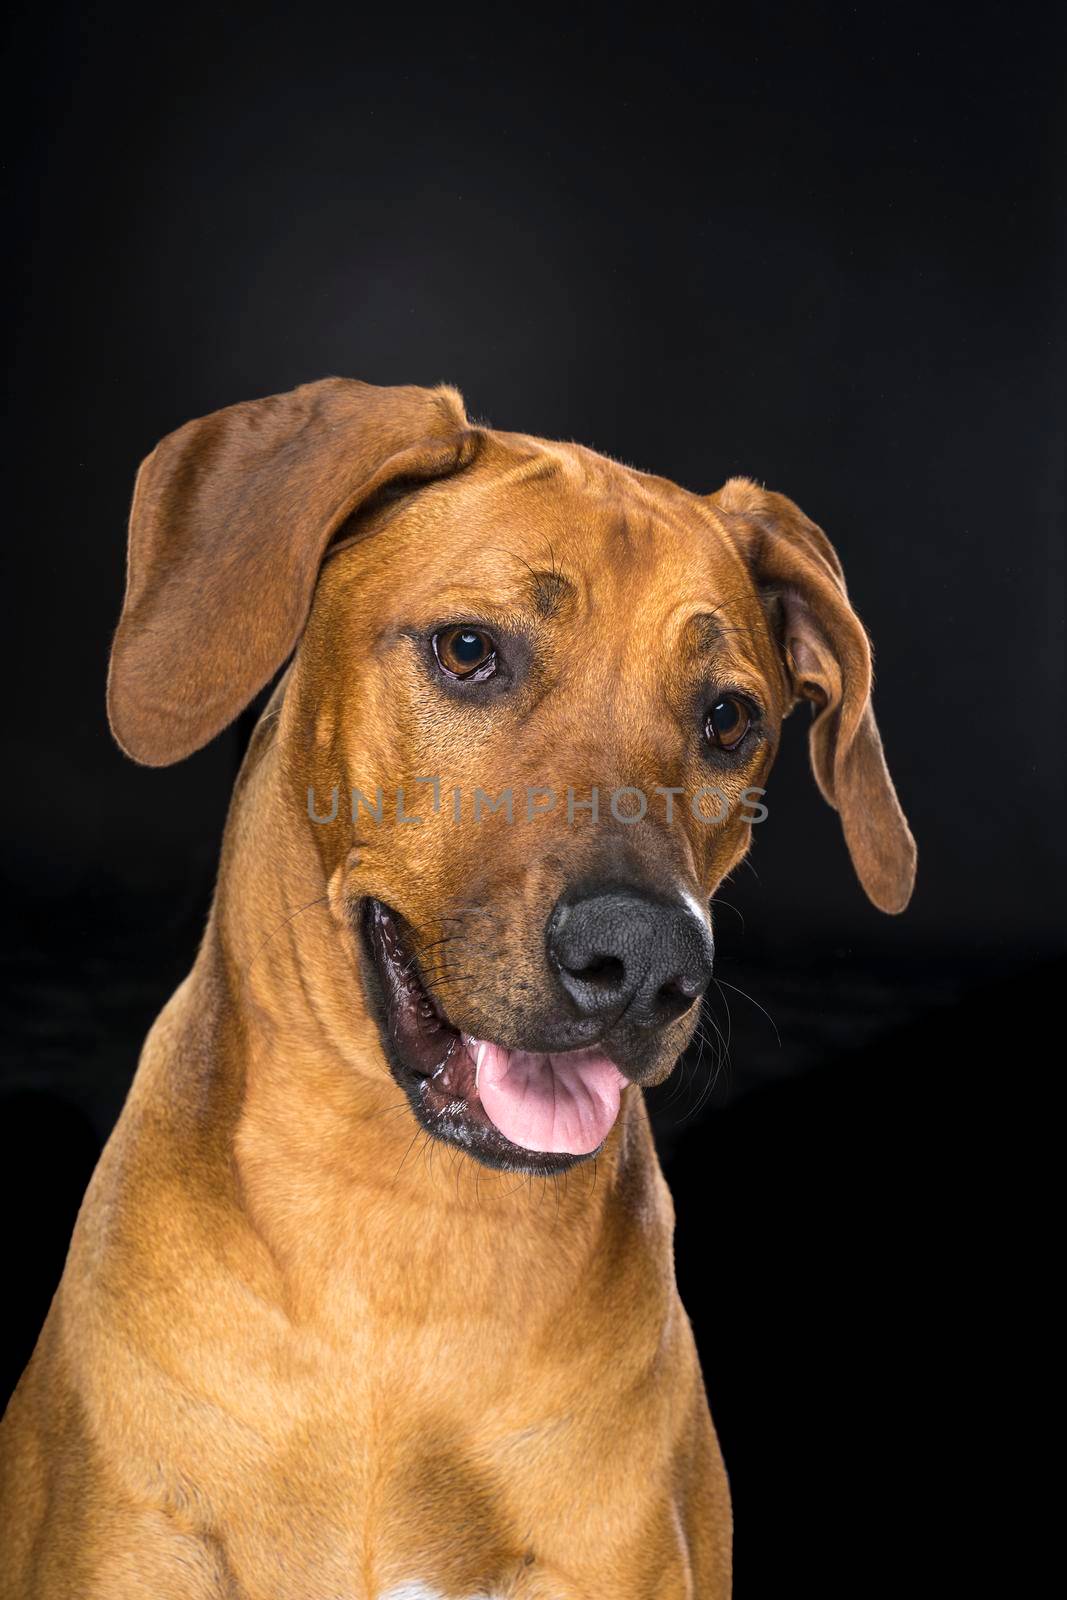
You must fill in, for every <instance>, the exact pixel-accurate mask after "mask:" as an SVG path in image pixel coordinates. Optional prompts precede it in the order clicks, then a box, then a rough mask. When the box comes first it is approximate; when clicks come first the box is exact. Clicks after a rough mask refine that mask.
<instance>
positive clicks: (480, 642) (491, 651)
mask: <svg viewBox="0 0 1067 1600" xmlns="http://www.w3.org/2000/svg"><path fill="white" fill-rule="evenodd" d="M433 653H434V655H435V656H436V657H437V662H438V665H439V666H440V667H441V668H442V669H443V670H444V671H445V672H447V673H448V674H449V675H450V676H451V677H453V678H474V679H476V680H477V681H478V682H482V681H483V680H484V679H485V678H491V677H492V675H493V673H494V672H495V671H496V649H495V647H494V645H493V641H492V639H490V637H489V635H488V634H487V633H483V632H482V630H481V629H480V628H468V627H459V628H442V629H441V632H440V633H435V634H434V636H433Z"/></svg>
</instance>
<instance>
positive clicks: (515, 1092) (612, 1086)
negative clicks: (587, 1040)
mask: <svg viewBox="0 0 1067 1600" xmlns="http://www.w3.org/2000/svg"><path fill="white" fill-rule="evenodd" d="M464 1043H465V1045H466V1047H467V1051H468V1053H469V1055H470V1057H471V1060H472V1061H473V1062H474V1067H475V1080H476V1082H477V1085H478V1098H479V1099H480V1100H481V1102H482V1109H483V1110H484V1111H485V1114H486V1116H487V1117H488V1118H489V1120H490V1122H491V1123H493V1125H494V1127H497V1128H499V1129H500V1132H501V1133H502V1134H503V1135H504V1137H505V1139H510V1140H511V1142H512V1144H517V1145H521V1147H522V1148H523V1149H524V1150H540V1151H543V1152H548V1151H552V1152H558V1153H566V1154H567V1155H572V1156H586V1155H589V1154H590V1152H591V1151H593V1150H595V1149H596V1148H597V1146H598V1145H600V1144H603V1142H604V1140H605V1139H606V1138H607V1136H608V1134H609V1133H610V1132H611V1128H612V1124H613V1123H614V1121H615V1118H616V1117H617V1116H618V1114H619V1096H620V1094H621V1093H622V1090H623V1088H624V1086H625V1084H626V1079H625V1078H624V1077H623V1075H622V1073H621V1072H620V1071H619V1069H618V1067H617V1066H616V1065H615V1063H614V1061H609V1060H608V1058H607V1056H605V1055H602V1054H601V1052H600V1051H599V1050H567V1051H564V1052H563V1053H562V1054H560V1055H539V1054H537V1053H535V1052H533V1051H530V1050H509V1049H507V1048H506V1046H504V1045H501V1044H491V1043H490V1042H489V1040H487V1039H470V1038H465V1039H464Z"/></svg>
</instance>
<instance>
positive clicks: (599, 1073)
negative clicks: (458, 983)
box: [362, 899, 628, 1171]
mask: <svg viewBox="0 0 1067 1600" xmlns="http://www.w3.org/2000/svg"><path fill="white" fill-rule="evenodd" d="M362 920H363V932H364V938H365V941H366V944H367V947H368V950H369V953H370V956H371V959H372V962H373V966H374V970H375V972H376V975H377V979H378V985H379V988H380V991H381V1001H382V1008H381V1009H382V1010H383V1011H384V1015H383V1016H381V1017H380V1018H379V1021H380V1023H381V1024H382V1029H383V1034H384V1036H385V1039H386V1041H387V1044H388V1046H389V1047H391V1048H389V1049H387V1054H388V1055H389V1056H390V1065H391V1067H392V1068H393V1071H394V1075H396V1076H398V1079H399V1081H400V1082H401V1083H402V1085H403V1087H405V1088H406V1090H407V1092H408V1096H409V1099H410V1100H411V1102H412V1106H413V1108H414V1110H415V1112H416V1114H417V1115H418V1117H419V1119H420V1120H421V1121H422V1122H423V1123H424V1125H425V1126H426V1127H427V1128H428V1129H429V1131H430V1132H433V1133H436V1134H438V1135H439V1136H442V1137H444V1138H446V1139H448V1140H449V1141H450V1142H452V1143H457V1144H460V1145H462V1146H465V1147H466V1148H468V1149H470V1150H471V1151H472V1153H475V1154H478V1155H480V1156H481V1157H482V1158H483V1159H486V1160H488V1161H489V1162H490V1163H491V1164H492V1165H498V1166H499V1165H503V1166H511V1167H520V1168H521V1167H524V1166H529V1164H530V1163H531V1161H532V1162H533V1163H534V1164H535V1165H536V1166H538V1167H539V1168H540V1169H541V1170H546V1171H552V1170H561V1169H562V1168H563V1167H565V1166H567V1165H569V1164H570V1163H571V1162H573V1161H574V1160H580V1159H582V1158H584V1157H586V1156H589V1155H592V1154H595V1152H596V1151H597V1150H598V1149H599V1148H600V1146H601V1145H602V1143H603V1141H604V1139H605V1138H606V1136H607V1134H608V1132H609V1131H610V1129H611V1127H612V1126H613V1125H614V1122H615V1119H616V1117H617V1115H618V1109H619V1099H620V1095H621V1092H622V1090H623V1088H624V1087H625V1086H626V1083H627V1082H628V1080H627V1079H626V1077H625V1076H624V1075H623V1073H622V1072H620V1071H619V1069H618V1067H616V1066H615V1064H614V1062H612V1061H611V1060H610V1059H609V1058H608V1057H607V1056H605V1055H603V1053H602V1052H601V1051H599V1050H598V1049H597V1048H596V1047H595V1046H592V1047H590V1046H585V1047H584V1048H581V1049H577V1050H562V1051H560V1050H557V1051H524V1050H519V1049H515V1050H509V1049H507V1048H506V1047H504V1046H502V1045H499V1044H495V1043H493V1042H491V1041H488V1040H482V1039H477V1038H475V1037H473V1036H472V1035H471V1034H470V1033H468V1032H466V1031H463V1030H461V1029H459V1028H457V1027H456V1026H455V1025H454V1024H453V1023H452V1022H451V1021H450V1020H449V1018H448V1017H447V1016H446V1015H445V1012H444V1010H443V1008H442V1007H441V1005H440V1003H439V1002H438V1001H437V1000H436V999H435V998H434V997H433V995H432V994H431V993H430V992H429V990H428V988H427V986H426V984H425V983H424V982H423V981H422V979H421V977H420V975H419V973H418V971H417V967H416V962H415V958H414V956H413V955H411V954H409V952H408V950H407V949H406V947H405V940H404V923H403V918H402V917H400V916H399V914H398V913H396V912H394V911H393V910H392V909H391V908H390V907H388V906H387V905H385V904H384V902H382V901H380V900H375V899H368V900H367V901H366V902H365V905H364V910H363V919H362ZM398 1067H399V1069H400V1070H399V1073H398V1072H397V1068H398ZM483 1067H484V1069H485V1072H486V1082H485V1093H486V1094H487V1095H488V1096H489V1098H490V1100H491V1102H492V1107H493V1110H492V1114H490V1112H489V1111H488V1110H487V1108H486V1106H485V1105H484V1104H483V1100H482V1095H481V1093H480V1092H479V1074H480V1073H481V1072H482V1071H483ZM505 1129H506V1130H507V1131H506V1132H505Z"/></svg>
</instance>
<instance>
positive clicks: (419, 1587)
mask: <svg viewBox="0 0 1067 1600" xmlns="http://www.w3.org/2000/svg"><path fill="white" fill-rule="evenodd" d="M378 1600H448V1597H447V1595H443V1594H442V1593H441V1591H440V1590H439V1589H430V1588H428V1587H427V1585H426V1584H425V1583H401V1584H399V1585H398V1586H397V1587H396V1588H395V1589H389V1590H387V1591H386V1592H385V1593H384V1594H380V1595H379V1596H378ZM470 1600H477V1597H476V1596H474V1595H472V1596H471V1597H470ZM485 1600H493V1596H492V1595H487V1596H486V1597H485Z"/></svg>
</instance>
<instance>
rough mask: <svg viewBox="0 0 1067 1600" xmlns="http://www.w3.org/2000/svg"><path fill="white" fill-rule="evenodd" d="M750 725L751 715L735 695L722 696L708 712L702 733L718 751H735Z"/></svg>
mask: <svg viewBox="0 0 1067 1600" xmlns="http://www.w3.org/2000/svg"><path fill="white" fill-rule="evenodd" d="M751 725H752V713H751V712H750V711H749V709H748V707H747V706H746V705H745V703H744V701H743V700H738V699H737V697H736V696H735V695H732V694H727V695H723V697H722V699H721V700H717V701H716V702H715V704H714V705H713V706H712V708H711V710H710V711H709V712H708V717H707V721H706V723H705V724H704V733H705V736H706V738H707V740H708V743H709V744H713V745H714V746H715V747H716V749H718V750H736V748H737V746H738V745H739V744H740V743H741V740H742V739H743V738H744V737H745V734H746V733H747V732H748V730H749V728H750V727H751Z"/></svg>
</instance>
